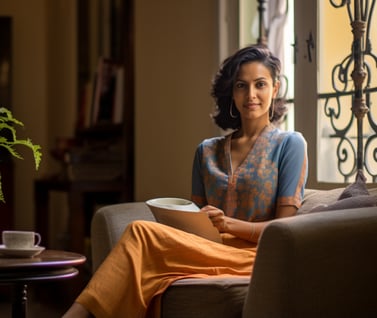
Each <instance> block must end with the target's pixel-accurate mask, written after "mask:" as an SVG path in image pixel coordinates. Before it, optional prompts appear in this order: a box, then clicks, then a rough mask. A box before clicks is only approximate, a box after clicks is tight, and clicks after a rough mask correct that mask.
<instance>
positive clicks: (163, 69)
mask: <svg viewBox="0 0 377 318" xmlns="http://www.w3.org/2000/svg"><path fill="white" fill-rule="evenodd" d="M76 1H77V0H54V1H48V0H33V1H32V2H30V1H25V0H12V1H1V2H0V14H1V15H10V16H12V17H13V19H14V34H13V38H14V48H13V52H14V55H13V92H12V94H13V109H14V113H15V115H16V116H17V117H18V118H19V119H21V120H22V121H24V123H25V125H26V130H25V134H27V136H30V137H31V138H32V140H33V141H34V142H36V143H38V144H40V145H41V146H42V149H43V160H42V165H41V168H40V170H39V171H38V172H35V171H34V170H33V169H32V168H33V166H32V163H31V160H32V157H31V155H30V154H29V153H25V161H18V162H16V176H15V179H16V185H15V191H16V207H15V208H16V212H15V213H16V216H15V227H17V228H23V229H31V228H33V226H34V222H33V220H34V208H33V206H34V202H33V180H34V179H35V178H36V177H38V176H42V175H44V174H48V173H51V172H54V171H56V170H57V169H58V168H59V167H58V166H57V163H56V162H55V161H54V160H53V159H52V158H51V156H50V154H49V150H50V149H51V148H52V147H53V145H54V141H55V138H56V137H57V136H71V135H72V134H73V127H74V124H75V123H74V121H75V105H76V94H77V92H76V82H75V81H76V69H77V65H76V62H75V61H76V56H75V50H76V42H75V41H76V33H75V30H76V10H75V3H76ZM135 2H136V3H135V27H136V34H135V45H136V47H135V56H136V96H135V97H136V104H135V107H136V111H135V124H136V131H135V133H136V143H135V144H136V149H135V169H136V170H135V175H136V180H135V192H136V193H135V194H136V199H137V200H145V199H148V198H151V197H157V196H165V195H169V196H182V197H188V196H189V195H190V183H191V165H192V159H193V154H194V151H195V148H196V146H197V144H198V143H199V142H200V141H201V140H202V139H203V138H206V137H211V136H213V135H215V134H217V129H216V128H215V126H214V125H213V124H212V121H211V119H210V117H209V114H210V113H211V111H212V109H213V108H212V107H213V103H212V99H211V98H210V96H209V90H210V82H211V79H212V76H213V73H214V72H215V71H216V69H217V66H218V54H217V52H218V41H217V39H218V28H217V14H218V1H217V0H207V1H202V0H190V1H187V0H185V1H176V0H163V1H158V2H156V1H152V0H137V1H135ZM63 199H64V198H57V199H54V200H53V202H52V204H53V206H54V211H55V213H54V214H59V213H60V210H63V211H64V206H62V204H61V202H62V200H63ZM63 205H64V204H63Z"/></svg>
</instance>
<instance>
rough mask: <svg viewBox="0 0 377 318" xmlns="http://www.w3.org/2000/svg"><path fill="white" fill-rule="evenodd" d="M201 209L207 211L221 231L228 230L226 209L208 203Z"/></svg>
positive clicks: (214, 224)
mask: <svg viewBox="0 0 377 318" xmlns="http://www.w3.org/2000/svg"><path fill="white" fill-rule="evenodd" d="M200 211H203V212H205V213H207V215H208V217H209V219H210V220H211V222H212V224H213V226H215V227H216V228H217V229H218V230H219V232H220V233H222V232H225V231H226V224H227V218H228V217H227V216H225V214H224V211H222V210H220V209H218V208H216V207H214V206H212V205H206V206H205V207H203V208H202V209H201V210H200Z"/></svg>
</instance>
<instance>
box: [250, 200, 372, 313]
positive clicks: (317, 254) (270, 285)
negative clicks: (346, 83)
mask: <svg viewBox="0 0 377 318" xmlns="http://www.w3.org/2000/svg"><path fill="white" fill-rule="evenodd" d="M376 269H377V207H370V208H359V209H348V210H342V211H332V212H319V213H313V214H307V215H300V216H296V217H292V218H286V219H279V220H274V221H273V222H271V223H270V224H269V225H268V226H267V227H266V229H265V231H264V232H263V234H262V236H261V238H260V242H259V246H258V254H257V257H256V260H255V265H254V270H253V275H252V278H251V282H250V286H249V291H248V295H247V297H246V300H245V305H244V311H243V317H257V318H261V317H290V318H298V317H309V318H310V317H313V318H314V317H377V302H376V301H375V297H376V286H377V271H376Z"/></svg>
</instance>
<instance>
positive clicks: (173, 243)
mask: <svg viewBox="0 0 377 318" xmlns="http://www.w3.org/2000/svg"><path fill="white" fill-rule="evenodd" d="M223 242H224V244H219V243H215V242H212V241H208V240H206V239H203V238H201V237H199V236H196V235H193V234H190V233H186V232H183V231H180V230H177V229H174V228H172V227H169V226H165V225H162V224H160V223H156V222H148V221H136V222H133V223H131V224H130V225H129V226H128V227H127V229H126V230H125V232H124V233H123V235H122V237H121V239H120V240H119V242H118V243H117V244H116V246H114V248H113V250H112V251H111V253H110V254H109V255H108V257H107V258H106V259H105V261H104V262H103V263H102V265H101V266H100V267H99V268H98V270H97V271H96V272H95V273H94V275H93V277H92V279H91V280H90V282H89V284H88V285H87V287H86V288H85V289H84V290H83V291H82V293H81V294H80V295H79V297H78V298H77V299H76V301H77V302H78V303H80V304H82V305H83V306H84V307H85V308H86V309H88V310H89V311H90V312H91V313H92V314H93V315H94V316H95V317H101V318H105V317H113V318H114V317H132V318H137V317H140V318H141V317H145V316H146V313H147V310H148V306H149V305H150V304H151V303H152V300H153V299H154V297H156V296H159V295H161V294H162V293H163V292H164V291H165V290H166V289H167V288H168V287H169V285H170V284H171V283H173V282H174V281H176V280H178V279H182V278H194V277H195V278H199V277H208V276H250V274H251V271H252V266H253V263H254V259H255V255H256V245H255V244H252V243H249V242H246V241H243V240H240V239H237V238H234V237H231V236H229V235H224V236H223Z"/></svg>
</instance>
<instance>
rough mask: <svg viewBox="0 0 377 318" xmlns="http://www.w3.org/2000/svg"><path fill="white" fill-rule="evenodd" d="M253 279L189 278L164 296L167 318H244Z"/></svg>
mask: <svg viewBox="0 0 377 318" xmlns="http://www.w3.org/2000/svg"><path fill="white" fill-rule="evenodd" d="M249 283H250V277H237V276H235V277H221V278H217V277H209V278H189V279H181V280H178V281H176V282H174V283H173V284H172V285H171V286H170V287H169V288H168V289H167V290H166V291H165V293H164V294H163V296H162V297H163V298H162V305H161V317H164V318H176V317H179V318H192V317H195V318H208V317H216V318H222V317H223V318H241V317H242V308H243V304H244V300H245V297H246V294H247V290H248V288H249Z"/></svg>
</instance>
